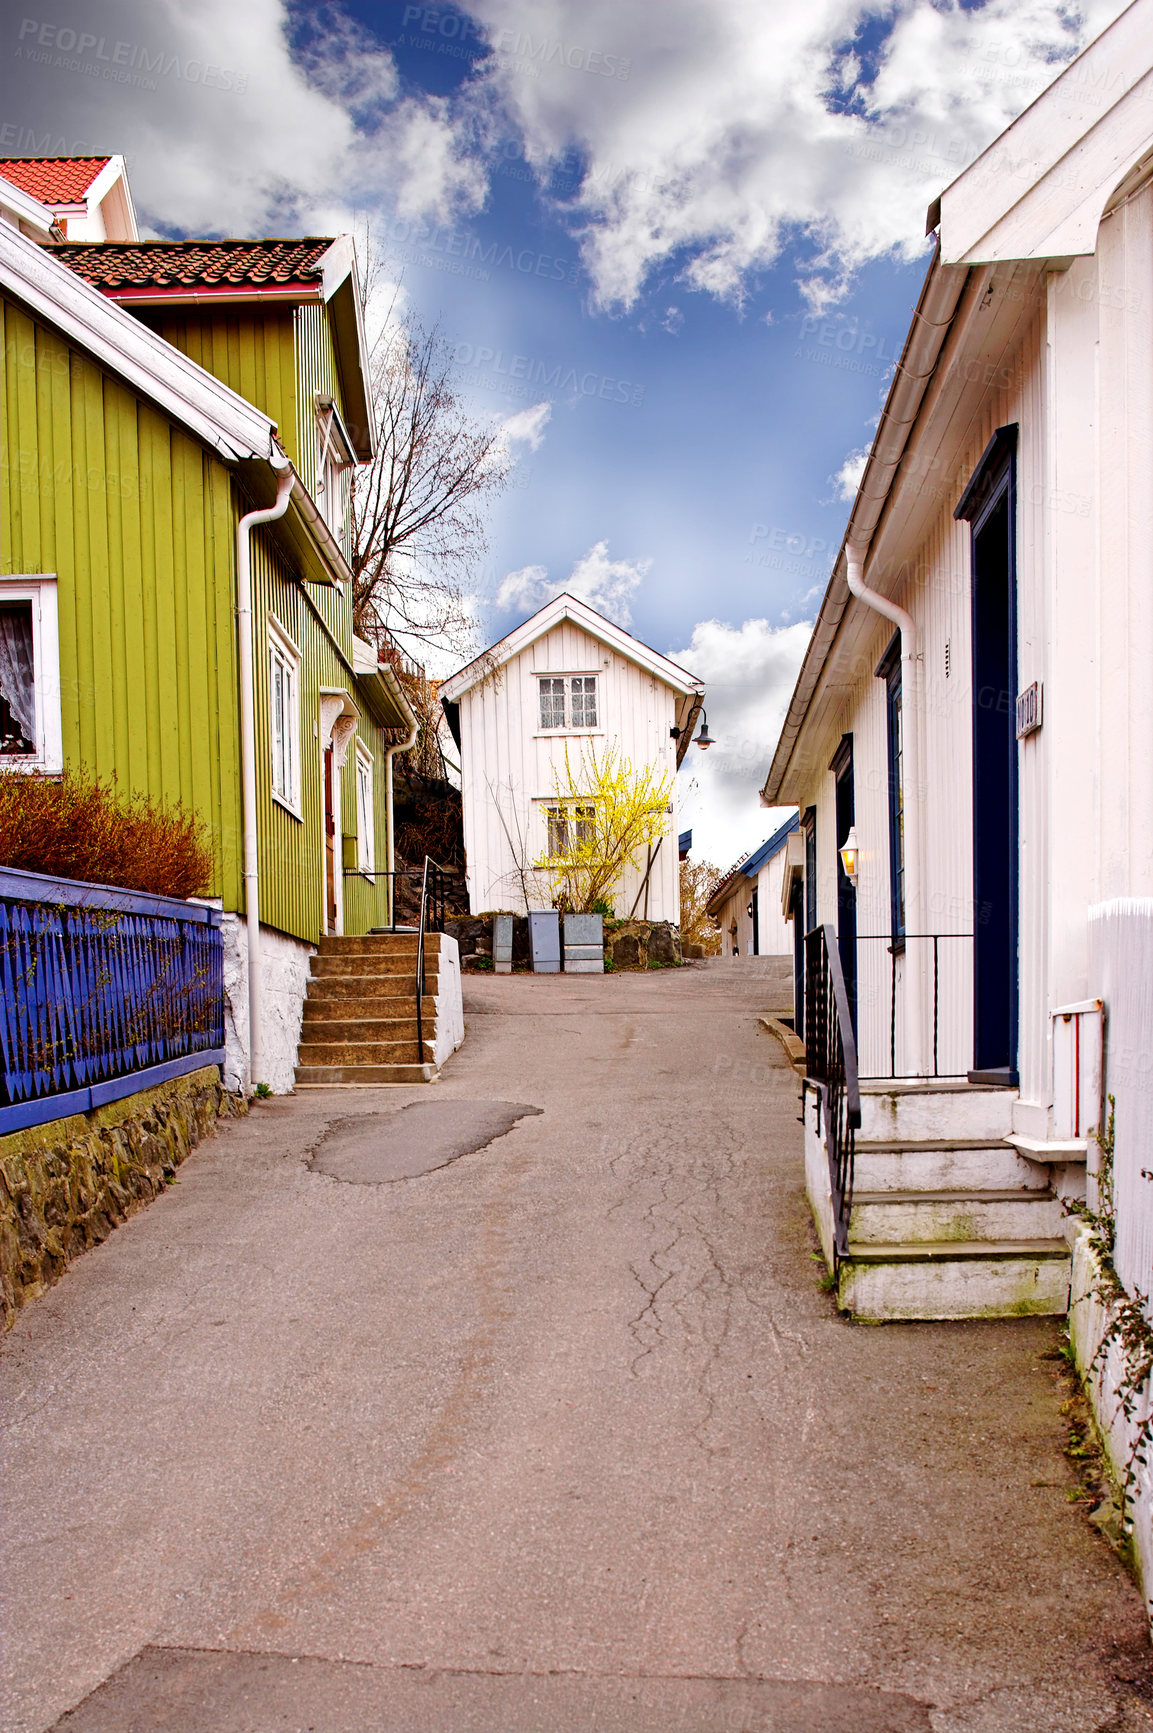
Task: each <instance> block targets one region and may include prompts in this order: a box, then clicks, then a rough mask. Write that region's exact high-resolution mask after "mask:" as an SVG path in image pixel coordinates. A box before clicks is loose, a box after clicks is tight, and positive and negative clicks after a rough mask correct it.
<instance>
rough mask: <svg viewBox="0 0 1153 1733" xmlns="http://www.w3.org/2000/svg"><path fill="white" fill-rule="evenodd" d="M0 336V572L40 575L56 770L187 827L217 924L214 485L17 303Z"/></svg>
mask: <svg viewBox="0 0 1153 1733" xmlns="http://www.w3.org/2000/svg"><path fill="white" fill-rule="evenodd" d="M0 321H2V342H3V367H2V369H0V427H2V429H3V458H2V462H0V571H3V572H4V573H6V574H16V573H29V574H35V573H55V574H56V577H57V592H58V601H59V613H60V676H61V679H60V686H61V713H62V714H61V720H62V725H63V741H64V757H65V762H66V763H68V764H73V765H84V766H86V767H87V768H89V769H91V770H93V771H95V772H96V773H97V774H98V775H100V776H102V777H107V778H112V777H115V779H116V781H117V784H118V786H119V787H120V788H121V789H122V790H123V791H124V792H125V793H141V794H145V795H147V796H148V797H149V798H150V799H154V800H160V801H164V800H176V801H179V802H180V803H181V804H182V805H183V806H185V807H187V808H189V809H190V810H192V811H194V812H196V813H198V814H199V815H200V816H201V818H202V819H203V820H204V822H205V823H206V825H207V826H208V828H209V831H210V833H211V836H212V842H213V853H214V860H215V874H214V884H213V886H212V894H214V895H218V896H221V897H223V899H224V902H225V906H226V907H230V908H235V907H236V906H237V904H238V901H239V897H240V889H241V882H240V856H239V851H240V835H241V832H240V783H239V762H238V754H237V740H238V721H237V669H236V649H235V616H234V604H233V600H232V597H233V576H232V569H233V543H234V527H233V526H234V522H235V508H234V503H233V498H232V486H233V484H232V478H231V476H230V474H229V472H228V470H227V468H226V466H225V465H224V464H222V463H221V462H220V461H219V460H218V459H217V458H216V457H214V456H213V455H212V454H210V453H209V452H207V451H206V450H205V449H204V448H203V447H202V446H201V445H200V444H199V443H198V442H197V441H196V440H195V439H193V438H192V437H191V435H188V434H186V433H184V432H183V431H182V430H181V429H179V428H178V427H176V426H174V425H172V424H171V423H170V422H169V421H168V419H167V418H166V417H165V416H164V415H163V414H162V413H161V412H160V411H159V410H157V409H154V408H153V407H152V406H151V405H150V404H148V403H147V402H144V401H142V400H140V399H138V398H137V397H136V395H135V393H134V392H133V391H132V390H131V389H130V388H129V387H128V386H127V385H125V384H123V383H122V382H121V381H119V380H117V379H115V378H114V377H112V376H111V375H109V374H106V373H105V372H103V371H102V370H101V368H100V367H98V366H97V365H96V363H95V362H93V361H92V360H90V359H89V358H88V357H87V356H86V355H84V354H82V353H80V352H79V351H76V350H71V349H70V348H69V346H68V344H67V342H66V341H65V340H64V339H63V338H62V337H60V336H59V334H58V333H56V332H54V331H52V330H50V329H48V328H46V327H45V326H43V325H41V324H39V323H37V322H36V321H35V320H33V319H32V318H31V317H30V316H29V315H28V314H27V313H26V312H25V311H24V310H23V309H22V308H21V307H20V306H19V304H18V303H16V302H13V301H11V300H8V299H7V298H4V299H3V300H0Z"/></svg>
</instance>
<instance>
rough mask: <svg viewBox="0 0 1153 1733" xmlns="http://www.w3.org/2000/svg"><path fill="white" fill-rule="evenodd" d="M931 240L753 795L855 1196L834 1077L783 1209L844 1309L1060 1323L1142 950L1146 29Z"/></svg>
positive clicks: (1086, 70) (1151, 1230)
mask: <svg viewBox="0 0 1153 1733" xmlns="http://www.w3.org/2000/svg"><path fill="white" fill-rule="evenodd" d="M929 228H930V230H936V232H937V248H936V251H935V253H934V257H933V259H932V263H931V265H930V267H929V270H928V274H927V276H926V279H925V283H924V287H923V289H922V292H921V296H920V300H919V303H918V305H917V308H916V311H915V313H914V317H913V322H912V325H911V327H910V330H909V334H908V337H907V339H906V343H905V347H904V351H903V354H902V356H901V360H900V362H899V364H898V367H897V369H896V371H895V374H894V379H893V383H892V386H891V389H890V392H889V396H888V400H887V403H886V406H885V409H884V412H883V415H882V417H881V420H880V423H879V425H878V428H877V432H876V436H875V438H874V441H873V445H872V449H871V452H870V456H869V459H868V463H867V466H866V468H865V472H864V475H863V478H862V481H861V484H860V488H859V490H858V493H857V497H856V500H855V503H854V505H853V509H852V514H851V517H850V520H849V525H848V529H847V532H846V535H845V539H844V542H843V544H842V547H841V550H840V553H839V556H838V558H837V561H836V565H835V568H834V571H833V574H832V578H831V580H830V583H829V587H828V590H827V592H826V594H825V598H824V601H823V603H822V606H821V610H820V614H819V617H818V620H817V623H816V627H815V630H814V634H813V638H812V642H811V645H810V648H809V651H808V654H807V656H806V659H805V662H804V665H803V667H802V669H801V673H800V675H799V677H798V681H797V685H796V689H795V691H794V694H793V698H792V702H791V704H790V707H789V711H788V714H787V717H786V721H785V724H784V727H783V731H782V734H781V737H780V741H779V743H778V745H777V749H776V754H775V757H774V760H773V764H772V768H771V770H770V773H769V776H768V780H767V782H766V785H765V788H764V790H763V794H762V799H763V800H764V802H765V803H766V804H767V805H779V804H782V803H784V802H795V803H796V804H797V805H798V806H799V808H800V811H801V832H802V836H803V839H804V842H803V847H802V848H800V849H799V850H798V851H797V856H796V858H795V860H794V861H793V863H792V865H791V867H790V869H789V870H790V882H789V885H788V887H787V895H788V896H789V898H790V906H791V908H792V911H793V915H794V919H795V920H797V921H798V922H801V923H803V926H804V928H805V931H806V932H807V933H808V934H810V935H812V936H811V937H810V938H809V939H808V940H807V943H808V944H809V946H810V947H811V951H810V962H811V964H812V969H811V971H810V976H809V990H808V992H807V993H806V995H805V998H806V1000H807V1002H806V1003H803V1004H799V1005H798V1007H797V1011H798V1023H799V1025H800V1026H802V1027H804V1029H805V1036H806V1042H807V1044H808V1046H809V1052H810V1066H811V1068H819V1067H820V1065H821V1064H822V1063H823V1060H822V1052H823V1047H822V1043H823V1042H824V1039H825V1036H826V1034H827V1033H828V1027H829V1026H828V1018H827V1015H826V1013H827V1004H826V1002H825V1001H824V1000H820V1002H817V1000H815V998H814V994H815V993H819V992H823V990H824V977H823V976H822V965H821V961H820V955H819V953H820V950H821V945H822V940H821V937H820V933H819V931H818V929H819V928H821V927H822V926H824V925H825V924H826V923H827V924H829V925H830V926H831V928H832V929H833V930H834V935H835V936H834V938H833V941H832V957H831V960H830V972H831V973H835V972H836V971H837V967H838V966H839V971H840V973H841V974H842V975H843V979H844V988H845V997H846V1003H847V1006H848V1007H849V1022H850V1023H851V1024H852V1025H853V1028H854V1031H855V1044H856V1058H857V1062H858V1073H859V1078H860V1087H861V1094H862V1101H861V1116H862V1123H861V1126H860V1129H859V1131H858V1132H857V1135H856V1160H855V1168H854V1167H852V1166H851V1165H850V1164H848V1163H846V1161H845V1153H846V1149H845V1146H846V1144H847V1142H848V1134H849V1132H850V1130H851V1127H850V1126H849V1124H848V1120H847V1118H846V1117H844V1115H842V1118H841V1120H840V1122H839V1123H838V1121H837V1118H836V1115H835V1114H830V1113H829V1112H828V1111H827V1108H828V1106H829V1105H830V1103H831V1104H832V1105H833V1106H836V1099H834V1098H835V1097H836V1095H837V1089H836V1080H835V1079H834V1086H833V1092H832V1094H829V1093H828V1091H827V1090H825V1086H824V1085H822V1092H818V1091H816V1090H809V1091H808V1092H807V1146H808V1154H807V1161H808V1183H809V1190H810V1196H811V1199H812V1201H813V1204H814V1208H815V1210H816V1213H817V1215H818V1218H819V1220H820V1222H821V1226H822V1234H823V1238H824V1241H825V1245H826V1250H827V1251H828V1253H829V1255H830V1258H833V1256H834V1243H835V1241H836V1239H837V1237H838V1232H839V1233H840V1237H841V1240H842V1245H841V1250H840V1255H839V1257H837V1260H836V1261H837V1262H838V1265H839V1272H840V1294H841V1299H842V1303H843V1304H845V1305H846V1306H847V1307H849V1308H850V1309H853V1310H856V1311H857V1312H859V1313H861V1314H863V1315H868V1316H894V1315H903V1316H918V1317H925V1316H958V1315H973V1314H986V1313H989V1312H995V1311H1002V1312H1029V1311H1035V1312H1043V1311H1051V1312H1063V1311H1064V1310H1065V1308H1066V1304H1067V1301H1068V1295H1069V1284H1070V1277H1071V1261H1070V1248H1069V1243H1068V1239H1067V1235H1066V1228H1067V1222H1066V1220H1065V1219H1064V1218H1063V1216H1062V1213H1061V1209H1060V1204H1059V1201H1058V1196H1059V1194H1064V1195H1066V1196H1069V1195H1077V1194H1078V1193H1080V1194H1081V1195H1084V1189H1085V1164H1086V1159H1087V1157H1089V1158H1090V1165H1091V1162H1092V1157H1093V1156H1094V1154H1095V1150H1096V1146H1095V1144H1094V1143H1093V1141H1092V1138H1091V1132H1092V1130H1093V1129H1094V1128H1095V1127H1097V1126H1099V1124H1100V1122H1101V1114H1102V1106H1101V1092H1102V1075H1101V1055H1102V1039H1103V1029H1104V1027H1105V1025H1106V1022H1107V1021H1109V1020H1111V1019H1114V1011H1113V1010H1112V1009H1111V1008H1110V1003H1109V1001H1110V996H1112V998H1113V1000H1115V1001H1116V1005H1117V1007H1118V1009H1117V1012H1116V1015H1117V1016H1120V1014H1121V1013H1120V1009H1119V1007H1120V1006H1122V1005H1123V1004H1129V1005H1130V1007H1131V1010H1132V1006H1133V1005H1136V1003H1137V1000H1138V999H1139V997H1140V993H1139V992H1138V990H1137V986H1136V985H1135V983H1134V974H1133V971H1134V969H1135V968H1136V963H1135V961H1134V959H1135V958H1138V957H1140V956H1141V955H1144V954H1153V947H1151V946H1149V945H1143V943H1142V941H1141V940H1140V937H1139V934H1138V933H1137V931H1136V929H1138V928H1143V925H1144V926H1148V923H1149V922H1150V921H1151V920H1153V902H1150V901H1148V899H1150V898H1153V771H1151V767H1153V0H1137V3H1136V4H1135V5H1132V6H1131V7H1129V9H1128V10H1127V11H1126V12H1124V13H1122V15H1121V16H1120V17H1119V18H1118V19H1117V20H1116V22H1115V23H1114V24H1113V25H1111V26H1110V28H1109V29H1108V30H1107V31H1106V32H1105V33H1104V34H1103V35H1102V36H1101V37H1100V38H1099V39H1098V40H1097V41H1096V42H1095V43H1093V44H1092V45H1091V46H1090V47H1089V48H1088V49H1087V50H1086V51H1085V52H1084V53H1083V54H1082V55H1081V56H1080V57H1079V58H1078V59H1077V60H1076V61H1074V62H1073V63H1071V64H1070V65H1069V66H1068V67H1067V68H1066V69H1065V71H1064V72H1063V73H1062V74H1061V76H1060V77H1059V78H1058V79H1057V80H1056V81H1055V82H1054V84H1053V85H1052V86H1051V87H1050V88H1049V89H1048V90H1047V91H1046V92H1045V93H1044V94H1043V95H1042V96H1041V97H1040V98H1039V99H1038V100H1037V101H1036V102H1035V103H1034V104H1033V106H1032V107H1031V108H1029V109H1028V110H1026V112H1025V113H1024V114H1022V115H1021V116H1020V118H1019V119H1018V120H1017V121H1016V122H1015V123H1014V124H1013V125H1012V126H1011V127H1010V128H1009V129H1008V130H1007V131H1006V132H1005V133H1004V134H1003V135H1002V136H1001V137H1000V138H999V139H997V140H996V142H995V143H994V144H993V145H991V146H990V148H989V149H988V150H987V151H986V152H985V153H984V155H983V156H981V157H980V158H979V159H978V160H977V161H976V162H974V163H973V164H972V165H971V167H969V168H968V169H966V170H965V172H964V173H963V174H962V175H961V176H960V177H959V178H958V179H957V180H956V181H954V182H953V184H952V185H951V186H950V187H949V188H948V189H947V190H946V191H945V192H944V193H943V194H942V196H941V198H940V199H939V200H938V201H936V203H935V204H934V206H933V207H932V208H931V210H930V212H929ZM842 851H844V853H843V856H842ZM848 869H851V870H848ZM1117 899H1121V902H1120V903H1118V902H1117ZM1123 929H1124V930H1125V931H1126V932H1127V934H1128V936H1127V937H1121V936H1120V935H1121V934H1122V930H1123ZM1141 991H1143V992H1144V993H1145V996H1146V997H1148V995H1149V988H1148V985H1147V984H1146V985H1145V986H1144V987H1143V988H1142V989H1141ZM1098 1000H1102V1001H1105V1004H1104V1013H1102V1011H1101V1010H1100V1009H1098V1004H1097V1002H1098ZM1141 1015H1145V1013H1144V1012H1142V1013H1140V1015H1139V1014H1138V1011H1137V1010H1132V1015H1131V1016H1130V1018H1129V1021H1130V1023H1131V1024H1132V1027H1133V1028H1138V1027H1139V1026H1140V1016H1141ZM1147 1021H1149V1019H1147ZM822 1025H823V1026H822ZM1109 1026H1110V1028H1112V1029H1113V1033H1112V1034H1110V1036H1109V1041H1108V1045H1107V1048H1106V1052H1105V1073H1106V1083H1105V1087H1106V1088H1107V1089H1110V1090H1114V1091H1115V1092H1116V1094H1117V1171H1118V1187H1119V1189H1118V1209H1119V1211H1120V1210H1121V1209H1122V1208H1123V1207H1126V1208H1129V1207H1131V1208H1132V1209H1133V1210H1134V1211H1135V1212H1137V1213H1138V1214H1139V1215H1140V1216H1141V1218H1142V1220H1143V1221H1145V1222H1147V1224H1148V1229H1147V1231H1146V1230H1144V1229H1143V1230H1142V1233H1143V1236H1144V1237H1143V1238H1142V1235H1140V1234H1137V1235H1135V1236H1134V1237H1133V1238H1132V1240H1131V1242H1130V1240H1125V1241H1124V1244H1125V1245H1127V1246H1128V1245H1130V1244H1131V1245H1132V1247H1134V1248H1137V1247H1138V1245H1139V1244H1140V1246H1143V1247H1144V1250H1143V1251H1141V1252H1140V1254H1139V1253H1138V1251H1137V1250H1136V1249H1134V1250H1132V1252H1119V1256H1121V1257H1122V1261H1124V1258H1125V1257H1130V1256H1131V1257H1132V1259H1133V1260H1134V1261H1133V1262H1132V1264H1131V1266H1130V1267H1126V1268H1125V1269H1124V1270H1123V1271H1122V1274H1123V1277H1124V1279H1125V1280H1127V1281H1129V1282H1130V1283H1131V1284H1132V1285H1133V1286H1135V1287H1136V1288H1139V1289H1140V1290H1141V1291H1142V1292H1148V1291H1149V1290H1150V1287H1151V1286H1153V1256H1151V1254H1150V1248H1151V1247H1153V1188H1151V1187H1150V1186H1149V1185H1148V1184H1147V1183H1146V1184H1145V1185H1144V1187H1143V1188H1142V1187H1141V1185H1140V1182H1139V1181H1138V1180H1137V1179H1136V1177H1135V1176H1136V1175H1137V1174H1139V1171H1140V1168H1141V1167H1142V1166H1145V1167H1146V1168H1153V1108H1147V1107H1146V1105H1145V1103H1144V1098H1143V1097H1141V1098H1140V1099H1139V1098H1138V1096H1137V1095H1136V1094H1133V1093H1132V1091H1134V1090H1136V1089H1137V1088H1138V1085H1140V1086H1141V1087H1142V1088H1143V1087H1144V1083H1143V1078H1144V1073H1145V1070H1146V1069H1147V1067H1146V1066H1140V1065H1135V1064H1133V1063H1131V1058H1132V1056H1131V1055H1129V1056H1127V1055H1126V1053H1125V1052H1124V1051H1123V1045H1124V1044H1122V1046H1121V1047H1119V1046H1118V1044H1117V1041H1116V1039H1115V1036H1116V1028H1115V1027H1114V1024H1113V1022H1112V1021H1109ZM1133 1042H1135V1043H1137V1044H1139V1042H1138V1038H1137V1037H1133ZM826 1069H827V1067H826ZM1127 1090H1128V1091H1130V1092H1131V1093H1130V1095H1129V1096H1127V1095H1126V1091H1127ZM826 1095H828V1099H827V1100H826ZM818 1097H819V1099H818ZM830 1138H831V1139H832V1141H833V1143H834V1144H836V1145H837V1148H836V1149H835V1150H834V1152H833V1153H834V1155H835V1156H836V1158H837V1159H838V1160H840V1163H841V1166H840V1169H839V1172H838V1173H834V1172H833V1170H832V1169H831V1168H830V1161H829V1153H830V1152H829V1142H830ZM836 1165H837V1161H836V1160H834V1162H833V1168H834V1169H835V1168H836ZM1126 1176H1129V1178H1127V1177H1126ZM1130 1181H1131V1183H1130ZM1127 1185H1128V1186H1129V1190H1126V1186H1127ZM849 1186H853V1187H855V1193H854V1197H853V1200H852V1207H851V1212H850V1211H849V1209H848V1207H847V1201H848V1200H847V1199H846V1198H845V1196H844V1193H845V1191H846V1190H847V1189H848V1187H849ZM1121 1243H1122V1242H1121V1240H1120V1239H1119V1246H1120V1245H1121ZM1072 1273H1073V1281H1074V1290H1073V1298H1074V1302H1075V1303H1076V1302H1077V1299H1078V1293H1079V1291H1081V1292H1083V1289H1084V1282H1085V1280H1086V1279H1087V1278H1086V1277H1085V1276H1084V1273H1083V1271H1082V1270H1081V1267H1080V1265H1078V1268H1077V1270H1076V1271H1073V1272H1072ZM1079 1284H1080V1286H1079Z"/></svg>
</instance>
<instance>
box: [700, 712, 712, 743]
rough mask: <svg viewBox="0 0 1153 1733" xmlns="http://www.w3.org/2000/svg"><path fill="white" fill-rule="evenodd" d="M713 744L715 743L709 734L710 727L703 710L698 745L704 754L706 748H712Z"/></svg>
mask: <svg viewBox="0 0 1153 1733" xmlns="http://www.w3.org/2000/svg"><path fill="white" fill-rule="evenodd" d="M712 743H713V737H712V735H711V734H710V733H709V725H708V722H707V720H706V718H705V713H704V711H703V710H702V711H701V731H700V733H699V734H698V735H697V745H698V746H699V747H700V749H701V751H702V752H703V751H704V750H705V748H706V747H708V746H711V745H712Z"/></svg>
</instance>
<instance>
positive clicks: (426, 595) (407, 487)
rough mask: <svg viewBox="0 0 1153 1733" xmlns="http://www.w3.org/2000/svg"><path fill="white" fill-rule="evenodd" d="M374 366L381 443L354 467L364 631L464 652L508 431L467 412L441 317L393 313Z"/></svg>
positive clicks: (357, 578) (502, 477)
mask: <svg viewBox="0 0 1153 1733" xmlns="http://www.w3.org/2000/svg"><path fill="white" fill-rule="evenodd" d="M370 370H371V390H372V398H373V406H374V410H375V413H376V417H377V426H378V438H379V448H378V451H377V455H376V457H375V459H374V460H373V462H372V463H369V464H365V465H364V466H363V467H361V468H358V469H356V470H354V471H353V474H352V487H351V502H350V503H351V513H352V538H353V557H352V571H353V596H352V602H353V618H354V621H355V624H356V630H357V631H358V632H359V633H360V634H361V636H363V637H366V638H368V639H370V640H371V641H372V642H374V643H377V644H380V643H381V642H382V641H383V640H384V639H385V638H386V637H387V636H389V635H390V634H393V633H399V634H400V635H401V637H402V638H405V639H410V640H411V639H414V640H416V641H417V643H418V644H419V645H423V646H428V647H432V646H434V645H435V646H438V647H441V646H443V647H447V648H451V649H454V650H457V651H464V650H466V649H469V648H471V647H472V644H471V636H472V634H471V622H470V620H469V616H468V611H467V607H466V604H465V599H464V588H465V586H466V584H467V582H468V580H469V578H470V576H471V574H472V573H473V572H474V571H475V569H476V566H477V565H478V563H479V562H480V560H481V559H482V558H483V556H484V554H485V553H486V551H487V547H488V540H487V533H486V526H485V516H484V507H485V506H486V505H487V504H488V502H489V500H490V499H491V498H492V496H494V495H495V494H497V493H499V492H500V491H501V489H502V488H503V487H504V485H505V483H506V481H507V479H508V472H509V467H510V465H509V457H508V451H507V447H506V444H505V441H504V439H503V438H502V435H501V432H500V429H499V428H497V427H495V426H485V425H483V424H482V423H480V422H478V421H476V420H474V419H473V418H472V417H471V416H470V415H469V414H468V412H467V410H466V407H465V404H464V400H463V398H462V397H461V394H460V393H459V391H458V390H457V388H456V386H455V383H454V380H453V371H452V352H451V350H450V348H449V345H448V343H447V342H446V341H445V339H444V337H443V336H442V335H441V333H440V330H439V328H438V327H436V326H434V327H433V328H432V329H431V330H425V329H423V328H422V327H421V326H420V325H418V324H416V323H415V322H413V323H409V324H407V325H406V324H404V323H403V322H397V321H395V320H393V319H392V318H388V319H386V320H385V323H384V330H383V334H382V336H381V337H380V339H379V340H378V342H377V344H376V346H375V349H374V351H373V354H372V356H371V360H370Z"/></svg>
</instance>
